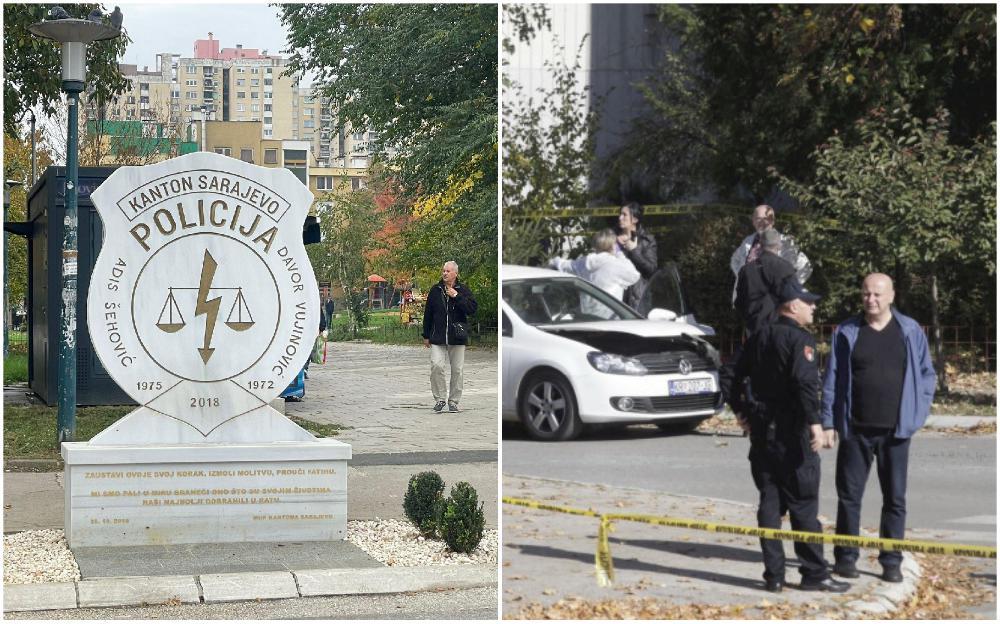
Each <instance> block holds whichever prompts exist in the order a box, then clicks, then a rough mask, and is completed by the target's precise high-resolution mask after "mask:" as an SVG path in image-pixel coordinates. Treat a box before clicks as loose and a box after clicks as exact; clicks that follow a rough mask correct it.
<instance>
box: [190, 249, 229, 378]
mask: <svg viewBox="0 0 1000 624" xmlns="http://www.w3.org/2000/svg"><path fill="white" fill-rule="evenodd" d="M218 266H219V265H218V263H217V262H216V261H215V258H213V257H212V254H210V253H208V250H207V249H206V250H205V258H204V260H202V263H201V283H200V284H199V285H198V303H197V305H195V307H194V315H195V316H201V315H202V314H205V315H207V316H206V318H205V343H204V345H203V346H202V347H201V348H200V349H198V353H199V354H200V355H201V361H202V362H204V363H205V364H208V360H209V359H211V357H212V354H213V353H215V349H213V348H212V347H211V345H212V334H213V333H214V332H215V321H216V320H217V319H218V318H219V306H220V305H221V304H222V297H216V298H215V299H209V298H208V291H209V290H211V288H212V279H213V278H214V277H215V269H217V268H218Z"/></svg>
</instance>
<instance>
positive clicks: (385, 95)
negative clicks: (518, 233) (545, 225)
mask: <svg viewBox="0 0 1000 624" xmlns="http://www.w3.org/2000/svg"><path fill="white" fill-rule="evenodd" d="M276 6H278V7H279V8H280V17H281V21H282V23H283V24H284V25H285V26H286V27H287V28H288V31H289V47H290V50H291V52H292V54H291V56H290V61H289V70H288V71H290V72H312V73H313V74H315V75H316V77H317V79H318V81H319V83H320V85H321V90H322V93H323V95H324V96H326V97H329V98H330V99H331V101H332V102H333V103H334V104H333V106H334V108H335V109H336V114H337V115H338V117H339V118H340V119H342V120H343V121H346V122H348V123H350V124H351V125H352V126H353V127H355V128H365V129H368V130H372V131H374V132H376V133H377V139H376V140H375V141H374V142H373V145H372V148H373V149H372V151H373V155H374V161H375V162H377V163H383V164H384V168H383V169H382V171H383V172H384V175H385V177H386V178H387V179H391V180H393V188H394V190H395V192H394V196H395V197H396V198H397V200H398V201H397V210H399V211H409V210H411V207H412V206H413V205H415V204H418V203H420V202H422V201H425V200H428V199H429V198H434V197H435V196H442V195H446V194H450V196H449V198H448V199H449V201H448V202H447V206H446V207H444V205H443V204H441V205H442V207H443V209H441V210H436V211H431V212H428V213H426V214H422V215H420V216H419V218H415V219H413V220H412V221H411V222H410V224H409V226H408V228H407V229H406V231H404V232H403V237H404V240H405V241H406V245H405V250H406V253H405V257H403V258H401V259H400V262H401V263H404V265H405V266H418V267H424V266H440V265H441V264H442V263H443V262H444V260H446V259H448V258H452V259H454V260H456V261H457V262H458V263H459V266H460V267H462V272H463V275H464V276H465V277H466V278H469V277H470V276H471V275H475V274H481V275H483V276H489V275H492V276H493V278H492V283H493V285H492V287H491V288H492V290H493V291H494V292H495V288H496V287H495V282H496V277H495V276H496V273H497V265H496V241H497V225H496V222H497V202H496V198H497V149H498V146H497V78H496V77H497V7H496V5H488V4H282V5H276ZM455 189H460V192H459V193H458V194H457V195H456V194H454V193H453V191H454V190H455ZM478 294H479V293H477V295H478ZM492 307H493V306H483V308H481V310H482V311H483V312H484V313H486V314H492V315H493V316H494V318H495V314H496V312H495V310H493V311H492V313H490V312H489V308H492Z"/></svg>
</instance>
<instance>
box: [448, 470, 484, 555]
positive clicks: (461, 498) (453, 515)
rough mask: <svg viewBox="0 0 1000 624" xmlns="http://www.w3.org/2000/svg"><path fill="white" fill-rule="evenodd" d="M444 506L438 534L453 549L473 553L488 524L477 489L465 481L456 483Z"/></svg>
mask: <svg viewBox="0 0 1000 624" xmlns="http://www.w3.org/2000/svg"><path fill="white" fill-rule="evenodd" d="M442 507H443V509H442V513H441V518H440V521H439V524H438V534H439V535H440V536H441V538H442V539H444V541H445V543H447V544H448V548H451V549H452V550H453V551H455V552H461V553H471V552H472V551H473V550H475V549H476V546H478V545H479V541H480V540H482V539H483V528H484V526H485V525H486V517H485V516H484V515H483V504H482V503H480V502H479V497H478V496H477V495H476V489H475V488H474V487H472V486H471V485H469V484H468V483H466V482H465V481H462V482H461V483H456V484H455V486H454V487H452V488H451V496H449V497H448V498H447V499H446V500H445V501H444V504H443V506H442Z"/></svg>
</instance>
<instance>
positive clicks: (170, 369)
mask: <svg viewBox="0 0 1000 624" xmlns="http://www.w3.org/2000/svg"><path fill="white" fill-rule="evenodd" d="M91 197H92V200H93V202H94V205H95V206H96V207H97V210H98V212H99V213H100V215H101V218H102V221H103V224H104V228H105V236H104V244H103V246H102V248H101V251H100V255H99V257H98V259H97V261H96V263H95V266H94V270H93V273H92V275H91V282H90V288H89V296H88V302H87V312H88V316H87V322H88V328H89V330H90V333H91V342H92V344H93V346H94V350H95V352H96V353H97V355H98V357H99V358H100V361H101V363H102V365H103V366H104V368H105V369H106V370H107V371H108V373H109V374H110V375H111V376H112V377H113V378H114V379H115V381H116V382H118V384H119V386H121V387H122V389H123V390H125V391H126V392H127V393H128V394H129V395H130V396H132V398H134V399H135V400H136V401H137V402H138V403H139V404H140V407H139V408H138V409H137V410H136V411H134V412H132V413H131V414H130V415H128V416H126V417H125V418H124V419H122V420H121V421H119V422H118V423H116V424H115V425H113V426H112V427H111V428H109V429H108V430H106V431H105V432H102V433H101V434H99V435H98V436H97V437H95V438H94V441H96V442H99V443H114V442H115V441H120V440H122V439H126V438H127V439H129V440H134V439H135V438H136V437H137V436H138V437H139V438H141V439H142V440H144V441H146V442H216V441H228V442H234V441H236V442H250V441H275V440H283V439H289V440H301V439H307V436H309V434H308V433H306V432H305V431H304V430H302V429H301V428H299V427H298V426H297V425H294V424H293V423H292V422H291V421H289V420H288V419H286V418H285V417H284V416H283V415H281V414H279V413H278V412H277V411H275V410H274V409H272V408H271V407H270V406H269V405H268V403H269V402H270V401H271V400H273V399H275V398H276V397H278V396H279V395H280V393H281V392H282V391H283V390H284V389H285V388H286V387H287V386H288V384H289V383H290V382H291V380H292V379H293V378H294V377H295V376H296V375H297V374H298V372H299V371H300V370H301V368H302V367H303V366H304V365H305V362H306V360H307V359H308V357H309V352H310V351H311V349H312V345H313V341H314V339H315V337H316V333H317V328H318V325H319V291H318V289H317V287H316V280H315V277H314V275H313V272H312V267H311V265H310V263H309V259H308V257H307V255H306V253H305V246H304V244H303V242H302V223H303V221H304V220H305V217H306V214H307V213H308V209H309V206H310V204H311V202H312V199H313V196H312V193H311V192H309V189H308V188H306V187H305V186H304V185H303V184H302V183H301V182H300V181H299V180H298V179H297V178H296V177H295V176H294V174H292V173H291V172H290V171H287V170H284V169H269V168H264V167H258V166H255V165H250V164H248V163H244V162H242V161H239V160H236V159H233V158H230V157H226V156H222V155H218V154H211V153H205V152H199V153H195V154H189V155H186V156H181V157H178V158H174V159H171V160H168V161H165V162H162V163H157V164H154V165H147V166H145V167H123V168H120V169H118V170H117V171H116V172H115V173H113V174H112V175H111V176H110V177H109V178H108V179H107V180H106V181H105V182H104V183H103V184H102V185H101V186H100V187H99V188H98V189H97V190H96V191H94V193H93V194H92V195H91Z"/></svg>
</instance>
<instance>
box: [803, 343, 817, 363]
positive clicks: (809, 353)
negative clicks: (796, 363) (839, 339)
mask: <svg viewBox="0 0 1000 624" xmlns="http://www.w3.org/2000/svg"><path fill="white" fill-rule="evenodd" d="M802 355H804V356H805V357H806V359H807V360H809V361H810V362H812V361H813V359H814V358H815V357H816V350H815V349H813V348H812V347H810V346H809V345H806V346H804V347H802Z"/></svg>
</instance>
